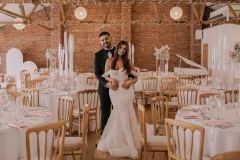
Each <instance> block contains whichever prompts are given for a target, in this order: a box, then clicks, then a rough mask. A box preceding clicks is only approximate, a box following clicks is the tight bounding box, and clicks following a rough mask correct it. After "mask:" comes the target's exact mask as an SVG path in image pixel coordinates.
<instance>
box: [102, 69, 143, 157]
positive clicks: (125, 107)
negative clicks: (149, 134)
mask: <svg viewBox="0 0 240 160" xmlns="http://www.w3.org/2000/svg"><path fill="white" fill-rule="evenodd" d="M106 74H109V75H110V76H111V77H112V78H114V79H117V80H118V84H119V87H118V89H117V90H116V91H113V90H110V91H109V95H110V98H111V101H112V104H113V110H112V112H111V114H110V117H109V119H108V122H107V125H106V127H105V129H104V131H103V134H102V136H101V139H100V141H99V143H98V146H97V149H98V150H100V151H102V152H109V153H110V154H111V156H113V157H129V158H133V159H138V158H139V152H140V138H141V132H140V126H139V123H138V121H137V117H136V115H135V111H134V108H133V100H134V91H133V88H132V87H130V88H129V89H124V88H122V87H121V84H122V83H123V82H124V81H125V80H126V79H127V78H128V76H127V74H126V70H123V69H120V70H109V71H108V72H107V73H105V75H106Z"/></svg>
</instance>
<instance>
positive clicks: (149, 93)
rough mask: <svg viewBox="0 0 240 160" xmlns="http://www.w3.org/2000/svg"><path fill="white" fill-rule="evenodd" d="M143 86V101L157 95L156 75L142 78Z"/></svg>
mask: <svg viewBox="0 0 240 160" xmlns="http://www.w3.org/2000/svg"><path fill="white" fill-rule="evenodd" d="M142 88H143V101H144V100H145V102H147V98H148V97H150V98H152V97H155V96H157V95H158V92H159V90H158V78H157V77H146V78H142Z"/></svg>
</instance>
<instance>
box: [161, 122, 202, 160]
mask: <svg viewBox="0 0 240 160" xmlns="http://www.w3.org/2000/svg"><path fill="white" fill-rule="evenodd" d="M165 127H166V132H167V139H168V158H169V160H170V159H171V160H182V159H197V160H202V158H203V145H204V135H205V130H204V128H203V127H201V126H199V125H194V124H191V123H186V122H182V121H178V120H173V119H166V120H165ZM188 142H189V143H188ZM193 144H194V145H193ZM194 147H196V148H194ZM194 149H195V150H194ZM196 150H197V151H196Z"/></svg>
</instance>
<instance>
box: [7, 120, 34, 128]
mask: <svg viewBox="0 0 240 160" xmlns="http://www.w3.org/2000/svg"><path fill="white" fill-rule="evenodd" d="M30 125H31V124H29V123H26V122H24V121H14V122H9V123H8V126H9V127H13V128H18V129H20V128H24V127H28V126H30Z"/></svg>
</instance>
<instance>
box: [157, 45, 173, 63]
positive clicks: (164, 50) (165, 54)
mask: <svg viewBox="0 0 240 160" xmlns="http://www.w3.org/2000/svg"><path fill="white" fill-rule="evenodd" d="M154 56H156V59H166V60H169V58H170V53H169V47H168V45H165V46H162V47H161V48H155V53H154Z"/></svg>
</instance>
